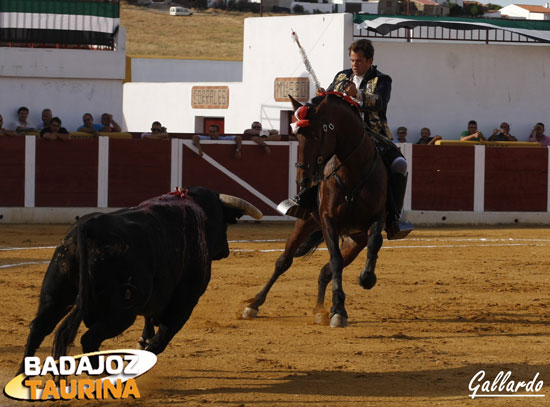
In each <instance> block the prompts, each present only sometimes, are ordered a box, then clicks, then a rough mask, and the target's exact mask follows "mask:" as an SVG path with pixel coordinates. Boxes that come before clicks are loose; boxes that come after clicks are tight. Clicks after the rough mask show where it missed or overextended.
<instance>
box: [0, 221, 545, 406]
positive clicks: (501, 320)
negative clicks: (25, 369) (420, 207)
mask: <svg viewBox="0 0 550 407" xmlns="http://www.w3.org/2000/svg"><path fill="white" fill-rule="evenodd" d="M67 228H68V226H67V225H1V226H0V309H2V313H1V314H0V383H1V384H2V387H4V386H5V384H6V383H7V382H8V381H9V380H10V379H11V378H12V377H13V376H14V374H15V372H16V370H17V367H18V365H19V363H20V358H21V356H22V353H23V348H24V344H25V341H26V337H27V334H28V326H29V323H30V322H31V320H32V318H33V317H34V314H35V312H36V308H37V303H38V295H39V290H40V285H41V282H42V277H43V274H44V272H45V270H46V267H47V263H48V261H49V259H50V257H51V255H52V253H53V248H52V246H55V245H57V244H58V242H59V241H60V239H61V238H62V236H63V235H64V233H65V231H66V230H67ZM290 230H291V226H290V225H288V224H239V225H235V226H233V227H231V228H230V236H229V237H230V240H231V242H230V247H231V249H232V254H231V256H230V257H229V258H228V259H225V260H223V261H220V262H216V263H214V266H213V276H212V281H211V283H210V286H209V287H208V290H207V292H206V294H205V295H204V296H203V297H202V298H201V300H200V302H199V304H198V306H197V308H195V311H194V313H193V315H192V316H191V319H190V320H189V322H188V323H187V324H186V325H185V327H184V328H183V329H182V330H181V331H180V332H179V334H177V335H176V337H175V338H174V339H173V340H172V342H171V344H170V345H169V347H168V348H167V349H166V351H165V352H164V353H163V354H161V355H160V356H159V360H158V362H157V365H156V366H155V367H154V368H153V369H152V370H151V371H150V372H149V373H147V374H145V375H144V376H141V377H140V378H138V379H137V384H138V386H139V390H140V392H141V398H140V399H137V400H133V399H132V400H114V401H107V402H106V401H101V402H100V403H107V404H108V405H122V406H130V405H131V406H134V405H136V406H158V405H161V404H162V405H170V406H230V407H239V406H261V407H264V406H284V407H289V406H308V407H309V406H338V407H352V406H353V407H363V406H387V405H389V406H476V405H481V406H512V405H514V406H522V407H523V406H532V405H533V406H539V405H549V404H550V364H549V362H550V351H549V350H550V314H549V310H550V229H543V228H532V229H524V228H520V227H515V228H511V229H510V228H508V229H505V228H495V229H481V228H479V229H474V228H470V229H458V228H457V229H421V230H417V231H415V232H414V233H413V234H411V235H410V238H408V239H406V240H401V241H394V242H388V241H385V242H384V246H383V248H382V250H381V253H380V258H379V261H378V268H377V276H378V284H377V286H376V287H375V288H374V289H373V290H371V291H364V290H363V289H362V288H361V287H360V286H359V285H358V283H357V279H358V275H359V272H360V270H361V268H362V267H363V264H364V261H365V255H364V254H363V255H362V256H360V257H359V258H358V259H357V260H356V261H355V263H354V264H352V265H351V266H350V267H348V268H347V269H346V271H345V272H344V290H345V292H346V294H347V300H346V301H347V310H348V313H349V316H350V319H349V326H348V327H347V328H344V329H332V328H330V327H328V326H319V325H315V324H314V323H313V313H312V311H313V305H314V302H315V298H316V289H317V275H318V272H319V269H320V267H321V266H322V265H323V264H324V263H325V262H326V261H327V259H328V253H327V252H326V251H325V250H319V251H318V252H317V253H315V254H314V255H313V257H310V258H306V259H298V260H296V261H295V262H294V266H293V267H292V268H291V269H290V270H289V271H288V272H287V273H286V274H285V275H284V276H283V277H282V278H281V279H280V280H279V282H278V284H276V285H275V287H274V288H273V290H272V291H271V293H270V296H269V297H268V299H267V302H266V304H265V305H264V306H263V307H262V308H261V309H260V315H259V318H257V319H255V320H243V319H241V318H240V314H241V312H242V310H243V308H244V306H245V301H246V299H248V298H251V297H253V296H254V295H255V294H256V293H257V292H258V291H259V289H260V288H261V287H262V286H263V284H264V283H265V282H266V281H267V279H268V278H269V276H270V275H271V273H272V271H273V267H274V263H275V260H276V259H277V257H278V256H279V255H280V253H281V251H282V248H283V247H284V239H285V238H286V237H287V236H288V234H289V232H290ZM266 239H271V240H272V241H266ZM273 240H274V241H273ZM7 248H10V250H6V249H7ZM25 263H27V264H25ZM327 298H328V299H330V295H328V296H327ZM142 326H143V323H142V320H141V319H140V320H138V322H136V324H135V325H134V326H133V327H132V328H131V329H129V330H128V331H126V332H125V333H124V334H123V335H121V336H120V337H118V338H114V339H111V340H109V341H106V342H104V344H103V347H102V349H120V348H128V347H130V348H134V347H135V342H136V340H137V338H138V337H139V336H140V333H141V329H142ZM81 331H82V329H81ZM79 337H80V334H79V336H78V337H77V343H78V345H76V346H75V347H73V348H72V352H73V354H77V353H80V350H81V349H80V345H79ZM51 343H52V341H51V337H48V338H47V339H46V341H45V342H44V343H43V345H42V347H41V348H40V351H39V356H41V357H45V356H47V355H48V354H49V351H50V348H51ZM480 370H485V371H486V372H487V379H492V378H494V377H495V376H496V374H497V373H498V372H499V371H501V370H503V371H505V372H506V371H511V372H512V377H511V379H513V380H516V381H520V380H523V381H528V380H531V379H533V377H534V376H535V375H536V374H537V373H538V379H537V380H542V381H543V382H544V385H543V388H542V390H541V391H539V392H538V393H536V394H537V395H539V396H541V395H545V396H546V397H537V398H535V397H529V398H527V397H521V398H476V399H475V400H472V399H471V398H469V397H468V395H469V394H470V393H471V391H470V390H469V388H468V387H469V383H470V380H471V379H472V377H473V376H474V375H475V374H476V373H477V372H479V371H480ZM507 394H508V395H509V393H507ZM521 394H522V395H524V396H525V395H527V394H529V395H534V394H535V393H525V392H523V393H521ZM516 395H517V394H516ZM57 404H61V405H69V403H68V402H58V403H57ZM0 405H2V406H4V405H28V403H25V402H23V403H21V402H19V403H18V402H15V401H13V400H10V399H8V398H6V397H5V396H4V395H2V396H0ZM42 405H51V402H47V403H46V404H42ZM70 405H77V406H80V405H83V406H88V405H89V406H97V405H99V404H98V402H97V401H78V402H76V401H73V402H71V403H70Z"/></svg>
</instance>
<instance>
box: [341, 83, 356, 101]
mask: <svg viewBox="0 0 550 407" xmlns="http://www.w3.org/2000/svg"><path fill="white" fill-rule="evenodd" d="M344 92H345V93H346V95H348V96H351V97H352V98H354V97H356V96H357V88H356V87H355V83H353V82H348V83H347V85H346V87H345V89H344Z"/></svg>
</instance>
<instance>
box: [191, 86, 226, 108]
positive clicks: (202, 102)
mask: <svg viewBox="0 0 550 407" xmlns="http://www.w3.org/2000/svg"><path fill="white" fill-rule="evenodd" d="M228 106H229V87H227V86H193V88H192V89H191V107H192V108H193V109H227V107H228Z"/></svg>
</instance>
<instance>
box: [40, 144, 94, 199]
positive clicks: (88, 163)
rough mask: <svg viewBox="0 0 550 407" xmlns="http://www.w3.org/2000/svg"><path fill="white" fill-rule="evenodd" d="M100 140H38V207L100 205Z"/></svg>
mask: <svg viewBox="0 0 550 407" xmlns="http://www.w3.org/2000/svg"><path fill="white" fill-rule="evenodd" d="M97 152H98V143H97V140H71V142H69V143H62V142H51V141H47V140H41V139H37V140H36V189H35V205H36V206H37V207H38V206H52V207H83V206H90V207H96V206H97Z"/></svg>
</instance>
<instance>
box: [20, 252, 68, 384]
mask: <svg viewBox="0 0 550 407" xmlns="http://www.w3.org/2000/svg"><path fill="white" fill-rule="evenodd" d="M58 250H59V249H58ZM56 256H57V251H56V253H55V254H54V256H53V259H52V262H51V263H50V266H49V267H48V270H47V272H46V275H45V276H44V281H43V282H42V289H41V291H40V300H39V305H38V312H37V314H36V317H35V318H34V320H33V321H32V322H31V325H30V332H29V336H28V338H27V344H26V346H25V353H24V354H23V360H22V362H21V365H20V367H19V371H18V374H19V373H22V372H23V370H24V368H25V365H24V361H25V357H27V356H34V354H35V353H36V350H37V349H38V348H39V347H40V344H41V343H42V341H43V340H44V338H45V337H46V336H48V335H49V334H51V333H52V332H53V330H54V329H55V327H56V325H57V324H58V323H59V321H61V320H62V319H63V317H64V316H65V315H67V313H68V312H69V310H70V308H71V305H72V304H74V302H75V299H76V296H77V293H78V287H77V285H76V284H78V280H76V281H70V277H71V276H68V275H67V273H62V272H61V271H60V269H59V268H58V264H57V262H56V260H55V259H56Z"/></svg>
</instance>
